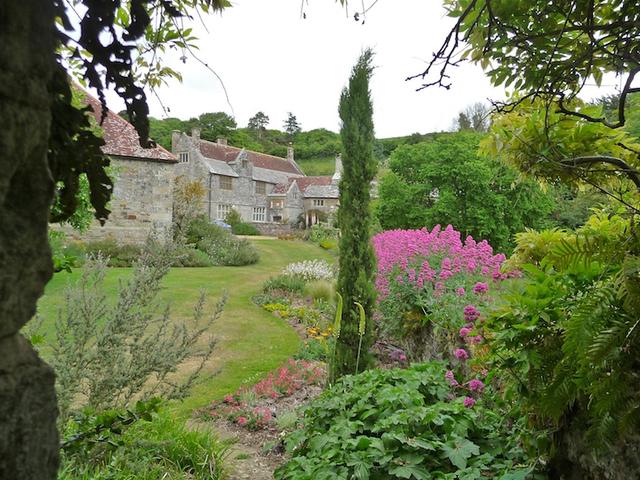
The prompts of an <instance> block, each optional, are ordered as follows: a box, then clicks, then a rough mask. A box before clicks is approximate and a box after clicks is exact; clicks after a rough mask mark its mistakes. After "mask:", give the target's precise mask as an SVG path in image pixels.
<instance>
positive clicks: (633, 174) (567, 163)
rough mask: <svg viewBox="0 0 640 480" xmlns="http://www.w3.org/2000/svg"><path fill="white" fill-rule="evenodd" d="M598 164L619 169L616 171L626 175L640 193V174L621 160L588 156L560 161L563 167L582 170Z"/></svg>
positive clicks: (604, 156) (605, 156)
mask: <svg viewBox="0 0 640 480" xmlns="http://www.w3.org/2000/svg"><path fill="white" fill-rule="evenodd" d="M596 163H605V164H608V165H613V166H614V167H617V170H616V171H618V172H622V173H624V174H625V175H626V176H627V177H628V178H629V179H630V180H631V181H632V182H633V183H634V184H635V186H636V188H637V189H638V191H640V172H638V170H636V169H635V168H633V167H631V166H630V165H629V164H628V163H627V162H625V161H624V160H622V159H620V158H617V157H610V156H607V155H586V156H581V157H574V158H569V159H566V160H562V161H560V164H561V165H562V166H563V167H569V168H580V167H581V166H584V165H594V164H596Z"/></svg>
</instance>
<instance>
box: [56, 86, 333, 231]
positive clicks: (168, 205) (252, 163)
mask: <svg viewBox="0 0 640 480" xmlns="http://www.w3.org/2000/svg"><path fill="white" fill-rule="evenodd" d="M86 102H87V103H88V104H89V105H90V106H91V107H92V108H93V110H94V112H95V115H96V118H97V119H98V120H99V118H100V111H101V110H100V108H101V107H100V103H99V102H98V100H97V99H95V98H93V97H92V96H90V95H87V99H86ZM102 130H103V138H104V140H105V145H104V146H103V147H102V150H103V152H104V153H105V154H107V155H109V157H110V158H111V165H112V176H113V178H114V190H113V195H112V199H111V202H110V204H109V208H110V210H111V214H110V216H109V219H108V221H107V222H106V224H105V225H104V226H100V225H99V224H98V223H97V222H95V223H94V224H93V225H92V226H91V228H90V229H89V231H88V232H85V233H83V234H82V238H84V239H102V238H114V239H115V240H117V241H119V242H142V241H144V239H145V238H146V237H147V236H148V234H149V233H150V232H152V231H155V232H163V231H168V229H169V228H170V227H171V224H172V210H173V186H174V182H175V179H176V178H177V177H178V176H183V177H185V178H187V179H189V180H190V181H199V182H201V183H202V185H203V187H204V189H205V192H206V193H205V198H204V201H203V203H202V213H203V214H204V215H206V216H207V217H208V218H209V219H211V220H216V219H220V220H223V219H224V218H225V217H226V215H227V214H228V213H229V212H230V211H231V210H232V209H235V210H237V211H238V212H239V213H240V215H241V217H242V219H243V220H244V221H246V222H248V223H252V224H253V225H255V226H256V227H257V228H258V230H260V231H261V232H263V233H267V234H268V233H278V232H282V231H285V230H288V229H289V228H291V225H292V224H293V223H295V222H297V221H298V220H299V219H302V220H304V223H305V224H306V225H307V226H309V225H313V224H315V223H317V222H318V221H320V220H321V219H324V218H327V217H328V216H330V215H331V214H333V213H334V212H335V211H336V209H337V207H338V203H339V193H338V183H339V180H340V175H341V172H342V164H341V161H340V157H339V156H338V157H336V168H335V173H334V175H333V176H314V177H311V176H306V175H305V174H304V172H303V171H302V170H301V169H300V167H299V166H298V165H297V164H296V162H295V159H294V152H293V148H292V147H289V149H288V155H287V158H281V157H276V156H273V155H267V154H264V153H258V152H252V151H249V150H244V149H241V148H237V147H233V146H231V145H227V142H226V140H225V139H222V138H221V139H218V141H217V142H209V141H207V140H203V139H201V138H200V131H199V130H198V129H193V130H192V132H191V135H190V136H189V135H187V134H185V133H182V132H178V131H176V132H173V135H172V148H171V150H172V152H169V151H167V150H166V149H164V148H162V147H161V146H156V147H154V148H150V149H144V148H142V147H140V144H139V141H138V135H137V133H136V131H135V128H134V127H133V126H132V125H131V124H130V123H129V122H127V121H126V120H125V119H123V118H122V117H120V116H119V115H117V114H116V113H114V112H112V111H111V110H109V111H108V112H107V116H106V119H105V121H104V122H103V124H102ZM65 230H66V231H67V232H68V233H70V234H71V235H73V236H77V233H75V232H72V231H70V230H69V229H67V228H65Z"/></svg>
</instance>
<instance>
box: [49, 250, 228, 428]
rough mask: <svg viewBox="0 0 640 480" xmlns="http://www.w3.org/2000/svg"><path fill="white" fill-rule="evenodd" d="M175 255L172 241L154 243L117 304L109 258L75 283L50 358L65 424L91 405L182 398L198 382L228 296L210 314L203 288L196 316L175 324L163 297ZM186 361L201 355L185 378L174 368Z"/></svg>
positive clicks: (89, 266) (99, 407)
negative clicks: (108, 283)
mask: <svg viewBox="0 0 640 480" xmlns="http://www.w3.org/2000/svg"><path fill="white" fill-rule="evenodd" d="M173 259H174V251H173V247H172V246H171V245H164V246H162V245H151V244H150V245H149V246H148V248H147V249H145V251H144V252H143V254H142V256H141V257H140V259H139V260H138V262H137V263H136V264H135V266H134V269H133V273H132V276H131V278H130V279H128V280H127V281H123V282H122V283H121V284H120V287H119V289H118V292H117V294H116V301H115V302H110V301H108V300H107V294H106V293H105V292H106V289H105V288H104V279H105V274H106V265H105V263H104V260H103V259H102V258H101V257H98V258H95V259H90V260H89V261H88V262H87V264H86V266H85V268H84V270H83V272H82V276H81V278H80V280H79V281H78V282H77V283H76V284H75V285H71V286H69V287H68V288H67V290H66V292H65V305H64V308H62V309H61V310H60V312H59V314H58V318H57V320H56V326H55V328H56V341H55V342H53V345H52V357H51V359H50V362H51V365H52V366H53V368H54V369H55V371H56V374H57V375H56V381H57V384H56V387H57V394H58V403H59V407H60V412H61V415H60V419H61V423H62V424H64V423H65V420H66V419H67V418H68V416H69V415H70V413H72V411H73V410H77V409H81V408H83V407H91V408H93V409H95V410H98V411H99V410H104V409H107V408H123V407H126V406H128V405H129V403H130V402H131V401H132V400H133V399H134V398H136V399H140V398H141V399H145V398H148V397H151V396H156V395H162V396H164V397H165V398H172V397H174V398H175V397H180V396H182V395H184V393H185V392H186V391H187V390H188V389H189V388H190V386H191V385H192V383H193V381H194V380H195V377H196V375H197V374H198V373H199V371H200V369H201V368H202V366H203V365H204V363H205V362H206V361H207V359H208V358H209V357H210V356H211V354H212V353H213V348H214V345H215V342H214V340H213V339H212V338H211V336H210V333H209V331H210V329H211V326H212V324H213V322H214V321H215V320H216V319H217V318H218V317H219V316H220V314H221V313H222V309H223V306H224V303H225V300H226V299H225V297H223V298H222V299H221V300H220V301H218V303H217V305H216V307H215V309H214V311H213V312H211V314H209V313H207V312H205V309H204V307H205V297H204V294H202V295H201V297H200V299H199V301H198V304H197V305H196V308H195V310H194V316H193V321H192V322H188V323H177V322H175V321H174V320H173V319H172V318H171V317H170V312H169V310H168V309H167V308H166V306H163V305H162V304H161V303H160V302H159V301H158V294H159V292H160V290H161V282H162V279H163V278H164V276H165V275H166V274H167V272H168V271H169V268H170V266H171V263H172V261H173ZM185 360H195V362H194V365H195V367H194V368H193V369H192V370H191V371H190V372H189V373H188V374H187V375H186V377H185V378H184V380H182V381H179V382H178V381H176V379H175V378H173V376H172V373H173V372H175V370H176V369H177V367H178V366H179V365H180V364H182V363H183V362H184V361H185Z"/></svg>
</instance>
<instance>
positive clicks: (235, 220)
mask: <svg viewBox="0 0 640 480" xmlns="http://www.w3.org/2000/svg"><path fill="white" fill-rule="evenodd" d="M224 221H225V223H228V224H229V225H231V226H232V227H233V226H234V225H239V224H241V223H242V217H241V216H240V212H238V211H237V210H236V209H235V208H232V209H231V211H229V213H227V216H226V217H224ZM233 233H236V232H233Z"/></svg>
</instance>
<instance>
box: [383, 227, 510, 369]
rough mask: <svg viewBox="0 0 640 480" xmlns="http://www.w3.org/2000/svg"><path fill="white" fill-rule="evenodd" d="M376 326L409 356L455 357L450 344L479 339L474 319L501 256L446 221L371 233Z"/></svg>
mask: <svg viewBox="0 0 640 480" xmlns="http://www.w3.org/2000/svg"><path fill="white" fill-rule="evenodd" d="M373 246H374V249H375V252H376V256H377V260H378V271H377V276H376V288H377V290H378V298H379V309H380V312H381V313H382V321H381V322H380V325H379V326H380V330H381V332H382V333H383V334H384V335H386V336H390V337H392V338H394V339H395V340H397V341H398V342H400V343H401V344H402V347H403V348H404V350H405V351H407V353H408V354H409V356H410V358H411V359H412V360H427V359H431V358H448V359H453V358H459V357H457V354H456V349H459V348H460V347H461V345H460V343H461V339H460V337H463V338H464V337H466V340H467V341H466V342H464V343H463V345H462V346H464V344H465V343H466V344H472V345H473V344H477V343H479V342H480V341H481V340H482V337H481V336H480V335H471V334H472V333H477V332H476V326H475V325H474V324H475V322H476V321H477V320H478V319H479V318H480V315H481V312H480V310H481V308H482V307H483V306H485V305H486V304H487V303H489V302H491V301H492V295H493V294H494V293H495V291H496V290H497V289H498V287H499V283H500V282H501V281H502V280H503V279H505V278H506V275H505V274H503V273H501V270H500V268H501V266H502V263H503V262H504V260H505V256H504V255H503V254H495V253H494V251H493V248H492V247H491V245H489V244H488V243H487V242H486V241H480V242H477V241H475V240H474V239H473V238H471V237H467V238H466V239H465V240H463V239H462V235H461V234H460V232H458V231H456V230H454V228H453V227H452V226H450V225H449V226H447V227H446V228H444V229H442V228H440V226H436V227H435V228H433V230H431V231H429V230H428V229H426V228H425V229H422V230H391V231H387V232H382V233H380V234H378V235H376V236H375V237H374V238H373Z"/></svg>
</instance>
